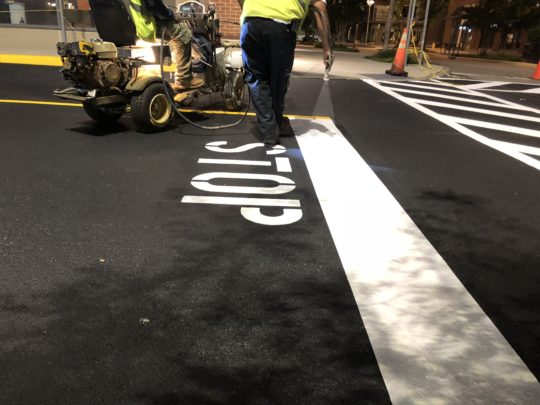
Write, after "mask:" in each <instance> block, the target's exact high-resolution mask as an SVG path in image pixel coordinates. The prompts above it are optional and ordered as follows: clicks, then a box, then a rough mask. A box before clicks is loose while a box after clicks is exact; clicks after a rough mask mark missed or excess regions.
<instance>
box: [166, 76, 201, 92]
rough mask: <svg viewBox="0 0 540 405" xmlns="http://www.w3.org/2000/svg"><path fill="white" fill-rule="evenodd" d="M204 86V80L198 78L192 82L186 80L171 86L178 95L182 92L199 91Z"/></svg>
mask: <svg viewBox="0 0 540 405" xmlns="http://www.w3.org/2000/svg"><path fill="white" fill-rule="evenodd" d="M202 86H204V80H203V79H199V78H198V77H192V78H191V80H184V81H181V82H179V83H174V84H172V85H171V87H172V88H173V90H174V91H176V92H177V93H179V92H181V91H186V90H191V89H198V88H199V87H202Z"/></svg>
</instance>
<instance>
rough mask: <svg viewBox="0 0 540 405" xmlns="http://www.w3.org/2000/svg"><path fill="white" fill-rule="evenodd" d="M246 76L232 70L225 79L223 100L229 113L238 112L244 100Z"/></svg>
mask: <svg viewBox="0 0 540 405" xmlns="http://www.w3.org/2000/svg"><path fill="white" fill-rule="evenodd" d="M244 88H245V82H244V75H243V74H242V72H241V71H239V70H230V71H229V73H228V74H227V77H226V78H225V86H224V88H223V98H224V99H225V106H226V107H227V109H228V110H229V111H237V110H239V109H240V107H241V106H242V102H243V100H244Z"/></svg>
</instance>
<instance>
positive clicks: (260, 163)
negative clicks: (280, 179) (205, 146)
mask: <svg viewBox="0 0 540 405" xmlns="http://www.w3.org/2000/svg"><path fill="white" fill-rule="evenodd" d="M197 163H209V164H214V165H242V166H272V162H267V161H264V160H237V159H204V158H201V159H199V161H198V162H197Z"/></svg>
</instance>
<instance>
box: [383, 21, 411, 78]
mask: <svg viewBox="0 0 540 405" xmlns="http://www.w3.org/2000/svg"><path fill="white" fill-rule="evenodd" d="M408 31H409V29H408V28H405V29H404V30H403V35H402V36H401V41H400V42H399V47H398V49H397V51H396V56H395V57H394V63H392V67H391V68H390V70H387V71H386V74H387V75H392V76H408V75H409V74H408V73H407V72H405V58H406V57H407V32H408Z"/></svg>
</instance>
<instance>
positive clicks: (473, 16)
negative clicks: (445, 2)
mask: <svg viewBox="0 0 540 405" xmlns="http://www.w3.org/2000/svg"><path fill="white" fill-rule="evenodd" d="M454 16H455V18H456V20H458V21H457V22H459V23H462V24H463V25H466V26H468V27H471V28H475V29H477V30H479V31H480V33H481V38H480V53H481V54H485V53H486V52H487V49H488V48H489V47H490V46H491V43H492V42H493V38H494V37H495V35H496V34H497V33H500V34H501V36H502V37H503V38H506V36H507V35H508V34H509V33H511V32H519V31H521V30H526V29H530V28H533V27H535V26H538V25H539V24H540V23H539V22H540V7H537V6H536V3H535V2H533V1H531V0H481V1H480V3H479V4H477V5H475V6H472V7H460V8H458V9H457V10H456V11H455V13H454Z"/></svg>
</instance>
